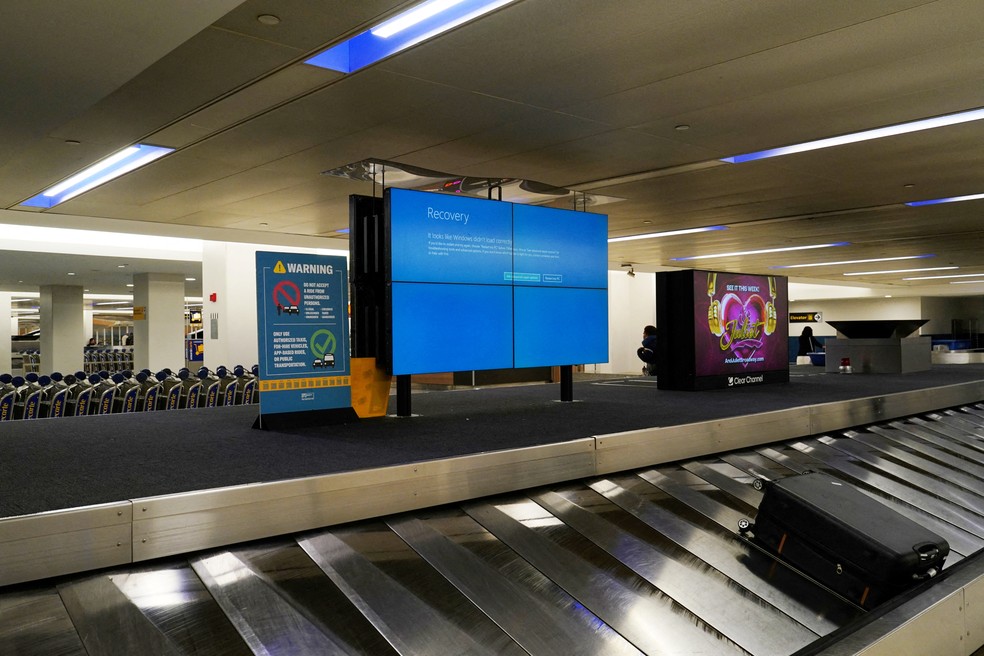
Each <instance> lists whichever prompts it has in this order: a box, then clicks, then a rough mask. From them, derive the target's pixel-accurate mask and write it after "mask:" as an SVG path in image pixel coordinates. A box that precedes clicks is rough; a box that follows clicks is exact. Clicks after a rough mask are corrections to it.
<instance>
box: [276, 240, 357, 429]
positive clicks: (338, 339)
mask: <svg viewBox="0 0 984 656" xmlns="http://www.w3.org/2000/svg"><path fill="white" fill-rule="evenodd" d="M256 300H257V310H258V312H259V317H258V321H259V331H258V332H259V350H260V379H261V381H265V382H264V383H261V386H260V389H261V391H262V394H261V395H260V414H261V415H264V414H272V413H282V412H298V411H306V410H324V409H331V408H344V407H350V406H351V387H349V386H343V385H339V384H337V381H340V380H347V379H348V376H349V373H350V370H349V353H348V315H347V307H348V276H347V267H346V263H345V258H343V257H338V256H327V255H306V254H287V253H264V252H258V253H257V254H256ZM329 372H330V374H331V376H330V377H331V380H332V381H335V382H333V383H332V384H330V385H315V384H311V385H308V384H306V383H304V382H301V383H296V381H305V380H307V379H311V380H312V381H313V380H314V379H318V380H321V379H324V378H325V375H326V374H327V373H329ZM278 381H294V382H292V383H291V384H290V385H281V384H280V383H279V382H278ZM298 390H305V392H304V394H303V395H302V394H300V392H299V391H298Z"/></svg>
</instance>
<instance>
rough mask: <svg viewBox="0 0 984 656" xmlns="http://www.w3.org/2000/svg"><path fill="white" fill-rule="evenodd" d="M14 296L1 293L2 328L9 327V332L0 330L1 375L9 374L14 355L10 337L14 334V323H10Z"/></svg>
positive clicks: (0, 312) (0, 324)
mask: <svg viewBox="0 0 984 656" xmlns="http://www.w3.org/2000/svg"><path fill="white" fill-rule="evenodd" d="M12 298H13V294H11V293H10V292H0V326H7V328H8V329H9V330H0V373H8V372H9V371H10V369H11V367H10V357H11V355H13V353H11V351H12V350H13V349H11V347H10V337H11V335H13V334H14V323H13V322H12V321H8V320H7V317H10V299H12Z"/></svg>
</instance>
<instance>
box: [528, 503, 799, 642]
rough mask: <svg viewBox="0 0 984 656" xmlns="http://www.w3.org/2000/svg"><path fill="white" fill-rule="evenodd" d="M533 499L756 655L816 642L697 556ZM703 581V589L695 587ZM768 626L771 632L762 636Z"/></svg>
mask: <svg viewBox="0 0 984 656" xmlns="http://www.w3.org/2000/svg"><path fill="white" fill-rule="evenodd" d="M533 500H534V501H536V502H537V503H538V504H540V505H541V506H543V507H544V508H545V509H547V510H548V511H550V513H551V514H553V515H554V516H555V517H557V518H558V519H560V520H561V521H563V522H564V523H565V524H567V525H568V526H570V527H571V528H573V529H574V530H576V531H578V532H579V533H581V534H582V535H584V536H585V537H587V538H588V539H589V540H591V541H592V542H593V543H594V544H596V545H598V546H599V547H601V548H602V549H604V550H605V551H607V552H608V553H609V554H610V555H611V556H612V557H613V558H615V559H617V560H618V561H619V562H621V563H622V564H624V565H626V566H627V567H628V568H629V569H631V570H632V571H633V572H635V573H636V574H638V575H639V576H640V577H641V578H643V579H645V580H646V581H649V582H650V583H651V584H652V585H653V586H655V587H656V588H657V589H659V590H661V591H662V592H663V593H664V594H666V595H667V596H669V597H670V598H672V599H673V600H674V601H676V602H677V603H678V604H680V605H681V606H683V607H684V608H686V609H687V610H689V611H690V612H691V613H693V614H694V615H695V616H696V617H699V618H700V619H701V620H703V621H704V622H706V623H707V624H708V625H709V626H713V627H714V628H715V629H716V630H717V631H719V632H720V633H721V634H722V635H724V636H726V637H727V638H728V639H730V640H732V641H733V642H734V643H735V644H737V645H739V646H740V647H742V648H743V649H746V650H748V651H749V652H751V653H753V654H786V653H792V652H793V651H796V650H797V649H801V648H802V647H805V646H806V645H808V644H810V643H811V642H813V641H814V640H816V638H817V634H816V633H814V632H812V631H810V630H809V629H807V628H806V627H804V626H803V625H801V624H799V623H797V622H796V621H794V620H793V619H792V618H790V617H789V616H788V615H785V614H783V613H781V612H780V611H779V610H777V609H776V608H775V607H774V606H772V605H771V604H768V603H766V602H764V601H763V600H761V599H760V598H759V597H757V596H755V595H753V594H751V593H750V592H748V591H747V590H743V589H741V588H740V587H738V586H736V585H735V584H734V582H733V581H732V580H731V579H729V578H728V577H726V576H724V575H723V574H721V573H720V572H718V571H717V570H714V569H712V568H711V567H710V566H709V565H708V564H707V563H704V562H700V561H697V562H694V559H693V557H692V556H690V557H689V558H687V559H686V562H681V561H678V560H676V559H674V558H673V557H671V556H670V555H669V554H667V553H664V552H662V551H660V550H659V549H658V548H656V546H655V545H653V544H651V543H649V542H647V541H645V540H643V539H641V538H640V537H637V536H636V535H634V534H632V533H630V532H628V531H624V530H622V529H620V528H618V527H617V526H616V525H614V524H612V523H611V522H608V521H606V520H605V519H602V518H601V517H599V516H598V515H597V514H596V513H595V512H593V511H591V510H586V509H585V508H583V507H582V506H580V505H578V504H577V503H575V502H573V501H571V500H570V499H569V498H568V497H567V496H564V495H561V494H558V493H557V492H546V493H544V494H540V495H537V496H535V497H533ZM687 555H688V556H689V554H687ZM681 560H683V559H681ZM698 578H699V580H700V585H694V581H695V580H697V579H698ZM763 626H768V627H769V630H768V631H763V630H762V628H761V627H763Z"/></svg>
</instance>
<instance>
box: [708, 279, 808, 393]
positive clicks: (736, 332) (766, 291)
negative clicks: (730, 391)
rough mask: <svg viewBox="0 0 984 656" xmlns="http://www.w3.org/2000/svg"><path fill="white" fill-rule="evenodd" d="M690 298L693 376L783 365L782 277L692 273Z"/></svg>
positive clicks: (785, 349)
mask: <svg viewBox="0 0 984 656" xmlns="http://www.w3.org/2000/svg"><path fill="white" fill-rule="evenodd" d="M694 300H695V303H694V325H695V326H696V330H695V333H696V334H695V336H694V346H695V357H696V375H697V376H721V375H734V374H738V375H741V374H744V373H754V372H760V371H769V370H774V369H785V368H786V367H787V366H788V353H789V343H788V340H787V339H786V337H787V336H788V332H789V327H788V325H787V323H786V321H785V317H786V315H787V312H786V305H787V297H786V279H785V278H776V277H775V276H750V275H740V274H734V273H718V272H714V271H696V272H694ZM705 317H706V320H704V321H701V319H702V318H705ZM780 318H781V319H783V320H780Z"/></svg>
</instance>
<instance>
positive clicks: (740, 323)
mask: <svg viewBox="0 0 984 656" xmlns="http://www.w3.org/2000/svg"><path fill="white" fill-rule="evenodd" d="M766 314H767V310H766V303H765V301H764V300H763V299H762V297H761V296H759V295H758V294H752V295H751V296H749V297H748V298H747V299H745V300H744V301H743V300H741V298H739V297H738V295H737V294H734V293H731V292H729V293H727V294H725V295H724V298H722V299H721V321H722V323H723V327H724V333H723V334H722V335H721V350H722V351H726V350H730V351H731V352H732V353H734V354H735V356H736V357H738V358H740V359H741V360H742V364H743V366H746V367H747V366H748V360H750V359H751V358H752V356H754V355H755V353H756V351H758V350H759V349H760V348H762V345H763V341H762V334H763V332H764V327H765V322H766Z"/></svg>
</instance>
